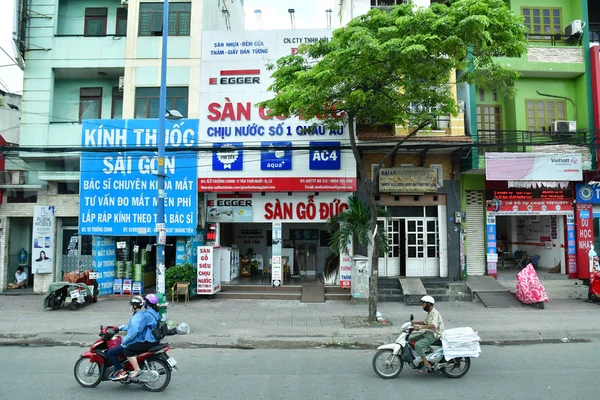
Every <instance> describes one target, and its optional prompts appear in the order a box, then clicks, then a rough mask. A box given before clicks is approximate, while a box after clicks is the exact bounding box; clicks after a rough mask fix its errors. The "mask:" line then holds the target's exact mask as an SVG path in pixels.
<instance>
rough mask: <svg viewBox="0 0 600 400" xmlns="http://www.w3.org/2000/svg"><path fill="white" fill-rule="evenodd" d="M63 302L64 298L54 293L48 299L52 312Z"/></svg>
mask: <svg viewBox="0 0 600 400" xmlns="http://www.w3.org/2000/svg"><path fill="white" fill-rule="evenodd" d="M63 302H64V298H63V297H62V296H61V295H60V294H58V295H57V294H56V293H55V294H53V295H52V296H51V297H50V301H49V303H50V307H51V308H52V309H53V310H58V309H59V308H61V307H62V305H63Z"/></svg>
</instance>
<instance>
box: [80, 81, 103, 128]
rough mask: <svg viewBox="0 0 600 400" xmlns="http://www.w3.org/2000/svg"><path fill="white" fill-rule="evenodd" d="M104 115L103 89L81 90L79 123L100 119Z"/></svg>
mask: <svg viewBox="0 0 600 400" xmlns="http://www.w3.org/2000/svg"><path fill="white" fill-rule="evenodd" d="M101 115H102V88H81V89H80V91H79V122H80V123H81V121H82V120H84V119H99V118H101Z"/></svg>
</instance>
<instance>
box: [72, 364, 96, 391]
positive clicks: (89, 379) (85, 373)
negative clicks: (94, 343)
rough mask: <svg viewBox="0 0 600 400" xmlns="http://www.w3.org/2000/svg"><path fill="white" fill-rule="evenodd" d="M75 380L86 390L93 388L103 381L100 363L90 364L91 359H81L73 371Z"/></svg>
mask: <svg viewBox="0 0 600 400" xmlns="http://www.w3.org/2000/svg"><path fill="white" fill-rule="evenodd" d="M73 373H74V374H75V380H76V381H77V383H79V384H80V385H81V386H83V387H84V388H93V387H96V386H98V384H99V383H100V382H101V381H102V367H101V366H100V364H98V362H96V361H93V362H90V359H89V358H86V357H81V358H79V360H77V362H76V363H75V368H74V369H73Z"/></svg>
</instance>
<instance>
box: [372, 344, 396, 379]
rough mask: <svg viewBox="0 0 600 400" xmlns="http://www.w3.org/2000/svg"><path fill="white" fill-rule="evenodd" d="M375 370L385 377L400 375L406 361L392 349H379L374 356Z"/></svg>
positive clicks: (381, 376)
mask: <svg viewBox="0 0 600 400" xmlns="http://www.w3.org/2000/svg"><path fill="white" fill-rule="evenodd" d="M372 364H373V370H374V371H375V373H376V374H377V375H378V376H379V377H380V378H383V379H391V378H395V377H397V376H398V375H400V372H402V368H404V363H403V362H402V360H401V359H400V356H399V355H394V352H393V351H392V350H390V349H382V350H379V351H378V352H377V353H375V355H374V356H373V363H372Z"/></svg>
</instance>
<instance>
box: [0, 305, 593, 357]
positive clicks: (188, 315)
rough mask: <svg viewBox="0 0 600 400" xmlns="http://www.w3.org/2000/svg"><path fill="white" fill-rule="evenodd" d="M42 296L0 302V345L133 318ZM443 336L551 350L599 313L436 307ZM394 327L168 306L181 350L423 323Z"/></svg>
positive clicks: (90, 331)
mask: <svg viewBox="0 0 600 400" xmlns="http://www.w3.org/2000/svg"><path fill="white" fill-rule="evenodd" d="M42 303H43V296H40V295H20V296H0V345H23V344H47V345H65V344H84V345H89V344H90V343H92V342H93V341H94V340H96V339H97V337H98V336H97V335H98V331H99V327H100V325H109V324H112V325H120V324H123V323H126V322H127V321H128V319H129V316H130V314H129V313H130V309H129V304H128V298H126V297H123V298H109V299H100V300H99V301H98V302H97V303H96V304H90V305H87V306H85V307H84V308H82V309H80V310H76V311H71V310H70V309H68V308H63V309H60V310H57V311H52V310H50V309H46V310H44V309H42V307H43V306H42ZM437 307H438V310H439V311H440V312H441V314H442V316H443V318H444V324H445V326H446V328H455V327H461V326H470V327H472V328H473V329H474V330H476V331H478V332H479V335H480V336H481V339H482V341H483V342H484V343H511V342H517V343H518V342H553V341H560V340H561V339H568V340H569V341H575V340H597V339H600V318H599V316H600V306H599V305H597V304H592V303H586V302H583V301H581V300H555V301H551V302H549V303H547V304H546V308H545V309H544V310H540V309H538V308H537V307H535V306H519V307H515V308H501V309H499V308H495V309H488V308H485V307H484V306H483V305H482V304H481V303H479V302H477V301H476V302H472V303H470V302H456V303H451V302H440V303H438V305H437ZM379 311H380V312H381V313H382V314H383V316H384V317H385V318H386V319H388V320H390V321H391V322H392V324H393V325H388V326H381V325H379V326H366V327H364V326H357V324H356V322H357V320H359V319H361V318H360V317H362V319H363V320H366V317H367V315H368V307H367V304H365V303H359V304H353V303H350V302H348V301H327V302H325V303H301V302H298V301H281V300H225V299H222V300H211V299H209V298H196V299H193V300H192V301H191V302H190V303H187V304H184V303H175V304H169V307H168V316H169V319H172V320H174V321H175V322H177V323H179V322H187V323H188V324H189V325H190V327H191V333H190V334H188V335H175V336H168V337H167V341H168V342H170V343H173V344H175V345H176V346H178V347H218V346H223V347H232V346H238V347H261V348H265V347H266V348H278V347H283V348H285V347H289V348H301V347H309V346H332V345H335V346H348V347H352V346H363V347H364V346H367V347H371V346H376V345H378V344H382V343H387V342H391V341H394V340H395V338H396V337H397V335H398V333H399V326H400V325H401V324H402V322H403V321H406V320H408V318H409V317H410V315H411V314H413V315H414V316H415V318H416V319H418V320H422V319H423V318H424V316H425V312H423V311H422V310H421V307H420V306H406V305H404V304H401V303H379Z"/></svg>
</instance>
